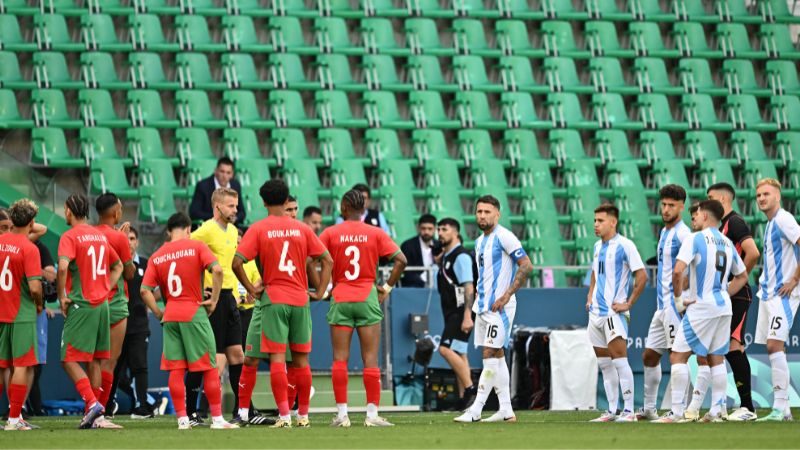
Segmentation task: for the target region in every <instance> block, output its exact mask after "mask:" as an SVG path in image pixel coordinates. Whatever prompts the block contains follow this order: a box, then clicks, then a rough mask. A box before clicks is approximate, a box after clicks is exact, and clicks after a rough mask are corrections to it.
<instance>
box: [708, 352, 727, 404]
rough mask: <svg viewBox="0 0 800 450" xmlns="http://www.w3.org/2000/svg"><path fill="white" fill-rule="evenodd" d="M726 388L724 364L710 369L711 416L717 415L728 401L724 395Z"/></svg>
mask: <svg viewBox="0 0 800 450" xmlns="http://www.w3.org/2000/svg"><path fill="white" fill-rule="evenodd" d="M727 387H728V371H727V369H726V368H725V363H724V362H723V363H722V364H719V365H717V366H714V367H712V368H711V410H710V411H709V413H710V414H711V415H712V416H715V415H717V414H719V413H720V412H721V411H722V409H723V408H724V407H725V404H726V402H727V400H728V396H727V393H726V390H727Z"/></svg>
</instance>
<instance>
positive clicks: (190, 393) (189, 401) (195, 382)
mask: <svg viewBox="0 0 800 450" xmlns="http://www.w3.org/2000/svg"><path fill="white" fill-rule="evenodd" d="M201 384H203V372H189V374H188V375H186V412H187V413H189V414H190V415H191V414H195V413H197V400H198V399H199V398H200V391H201V389H200V385H201Z"/></svg>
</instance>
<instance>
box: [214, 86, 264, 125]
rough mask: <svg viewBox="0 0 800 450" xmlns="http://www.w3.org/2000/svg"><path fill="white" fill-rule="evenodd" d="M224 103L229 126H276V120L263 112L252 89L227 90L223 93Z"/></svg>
mask: <svg viewBox="0 0 800 450" xmlns="http://www.w3.org/2000/svg"><path fill="white" fill-rule="evenodd" d="M222 105H223V109H224V117H225V120H227V121H228V126H229V127H234V128H253V129H265V128H273V127H275V120H272V119H267V116H264V115H262V114H261V112H260V110H261V107H260V106H259V103H257V102H256V96H255V94H254V93H253V92H252V91H244V90H235V91H225V93H224V94H222Z"/></svg>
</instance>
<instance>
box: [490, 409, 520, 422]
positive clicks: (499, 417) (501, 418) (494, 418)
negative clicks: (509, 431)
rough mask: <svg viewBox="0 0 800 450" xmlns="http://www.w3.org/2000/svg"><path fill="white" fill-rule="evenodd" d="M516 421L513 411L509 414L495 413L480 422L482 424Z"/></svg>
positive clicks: (503, 412)
mask: <svg viewBox="0 0 800 450" xmlns="http://www.w3.org/2000/svg"><path fill="white" fill-rule="evenodd" d="M516 421H517V416H515V415H514V411H511V412H505V411H497V412H496V413H494V414H492V415H491V416H489V417H488V418H486V419H483V420H482V422H516Z"/></svg>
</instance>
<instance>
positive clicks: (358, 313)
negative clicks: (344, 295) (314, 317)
mask: <svg viewBox="0 0 800 450" xmlns="http://www.w3.org/2000/svg"><path fill="white" fill-rule="evenodd" d="M326 317H327V319H328V324H330V325H333V326H340V327H349V328H358V327H368V326H370V325H375V324H376V323H381V321H382V320H383V310H382V309H381V304H380V302H378V293H377V291H376V290H375V289H373V290H372V292H370V294H369V297H367V299H366V300H365V301H363V302H341V303H337V302H336V299H334V300H332V301H331V307H330V309H328V315H327V316H326Z"/></svg>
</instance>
